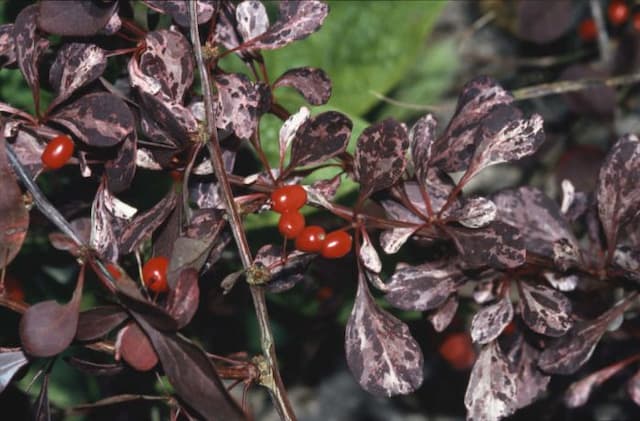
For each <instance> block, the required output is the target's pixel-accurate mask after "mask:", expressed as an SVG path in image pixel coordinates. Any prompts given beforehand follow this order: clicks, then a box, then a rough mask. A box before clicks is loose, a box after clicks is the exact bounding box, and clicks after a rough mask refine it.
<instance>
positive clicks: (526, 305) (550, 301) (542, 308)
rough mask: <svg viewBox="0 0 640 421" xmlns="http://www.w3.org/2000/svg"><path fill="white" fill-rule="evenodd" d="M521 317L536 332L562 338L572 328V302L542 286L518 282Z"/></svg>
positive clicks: (553, 290) (557, 292)
mask: <svg viewBox="0 0 640 421" xmlns="http://www.w3.org/2000/svg"><path fill="white" fill-rule="evenodd" d="M518 287H519V291H520V315H521V316H522V319H523V320H524V322H525V323H526V324H527V326H529V327H530V328H531V330H533V331H534V332H537V333H540V334H542V335H547V336H554V337H557V336H562V335H564V334H565V333H566V332H567V331H568V330H569V329H571V326H573V320H572V319H571V302H570V301H569V299H568V298H567V297H565V296H564V295H563V294H562V293H560V292H559V291H556V290H555V289H552V288H549V287H547V286H545V285H542V284H531V283H529V282H526V281H520V282H518Z"/></svg>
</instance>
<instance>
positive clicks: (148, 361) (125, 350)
mask: <svg viewBox="0 0 640 421" xmlns="http://www.w3.org/2000/svg"><path fill="white" fill-rule="evenodd" d="M115 348H116V360H118V359H120V358H122V359H123V360H125V361H126V362H127V364H129V365H130V366H131V367H133V368H134V369H136V370H138V371H149V370H151V369H152V368H153V367H155V365H156V364H158V355H157V354H156V353H155V351H154V349H153V346H152V345H151V342H150V341H149V338H148V337H147V335H145V333H144V332H143V331H142V329H140V326H138V324H137V323H135V322H130V323H129V324H127V325H126V326H125V327H123V328H122V329H120V332H118V338H117V340H116V345H115Z"/></svg>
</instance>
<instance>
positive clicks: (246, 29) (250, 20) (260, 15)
mask: <svg viewBox="0 0 640 421" xmlns="http://www.w3.org/2000/svg"><path fill="white" fill-rule="evenodd" d="M236 21H237V22H238V32H240V35H242V38H244V39H251V38H255V37H257V36H258V35H262V34H264V33H265V32H266V31H267V29H268V28H269V16H267V9H265V7H264V5H263V4H262V3H261V2H259V1H256V0H246V1H243V2H242V3H240V4H238V6H236Z"/></svg>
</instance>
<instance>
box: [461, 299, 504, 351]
mask: <svg viewBox="0 0 640 421" xmlns="http://www.w3.org/2000/svg"><path fill="white" fill-rule="evenodd" d="M511 320H513V305H512V304H511V300H509V297H502V298H501V299H500V300H498V302H496V303H495V304H491V305H489V306H486V307H482V309H480V311H478V312H477V313H476V314H475V315H474V316H473V319H472V320H471V339H473V342H477V343H479V344H486V343H489V342H491V341H493V340H494V339H496V338H497V337H498V336H500V334H501V333H502V331H503V330H504V328H505V327H507V325H508V324H509V323H510V322H511Z"/></svg>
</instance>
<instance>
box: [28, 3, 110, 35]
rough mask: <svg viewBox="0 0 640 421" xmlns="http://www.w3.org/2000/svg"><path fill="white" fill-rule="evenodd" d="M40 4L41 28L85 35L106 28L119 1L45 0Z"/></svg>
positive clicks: (61, 33)
mask: <svg viewBox="0 0 640 421" xmlns="http://www.w3.org/2000/svg"><path fill="white" fill-rule="evenodd" d="M109 3H110V4H109ZM38 6H39V7H40V13H39V15H38V27H39V29H40V30H42V31H44V32H48V33H50V34H55V35H62V36H67V37H85V36H92V35H96V34H98V33H100V32H101V31H103V30H104V29H106V28H105V26H106V25H107V24H108V23H109V21H111V19H112V17H113V16H114V15H117V13H116V10H117V9H118V2H116V1H114V2H108V3H107V2H99V3H98V2H93V1H83V0H64V1H61V0H43V1H41V2H39V4H38Z"/></svg>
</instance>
